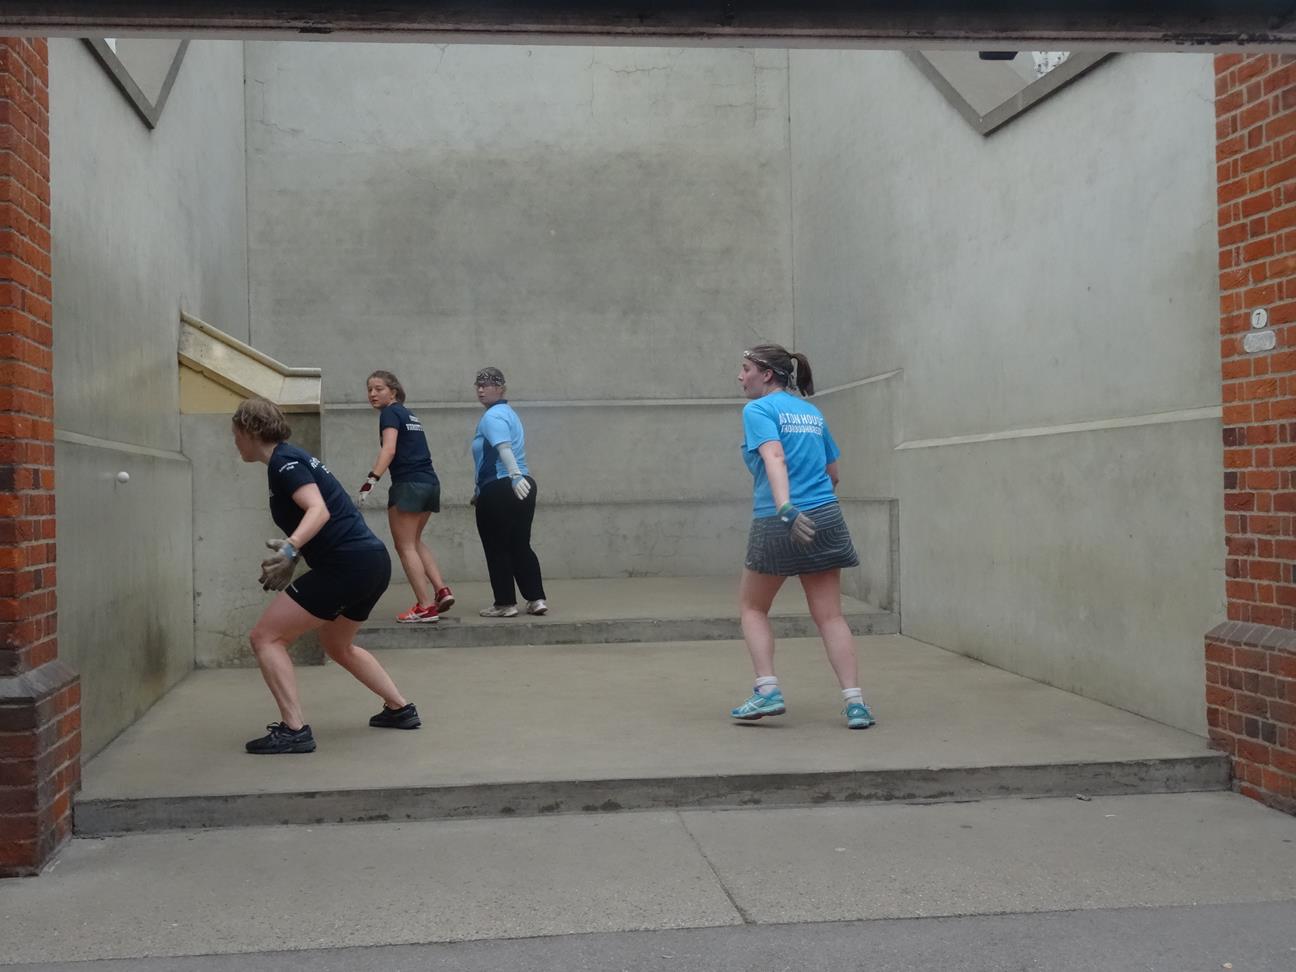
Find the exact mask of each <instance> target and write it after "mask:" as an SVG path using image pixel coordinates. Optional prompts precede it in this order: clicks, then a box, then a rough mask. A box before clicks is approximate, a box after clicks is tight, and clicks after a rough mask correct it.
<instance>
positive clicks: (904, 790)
mask: <svg viewBox="0 0 1296 972" xmlns="http://www.w3.org/2000/svg"><path fill="white" fill-rule="evenodd" d="M1228 786H1229V764H1228V759H1227V758H1226V757H1225V756H1224V755H1223V754H1218V755H1207V756H1188V757H1178V758H1165V759H1143V760H1129V761H1118V762H1097V763H1051V764H1043V765H1029V766H984V767H972V768H968V767H958V768H951V769H897V770H874V771H867V772H848V773H842V772H824V773H772V774H751V775H743V776H692V777H673V778H672V777H666V778H660V779H622V780H616V779H612V780H561V781H544V782H516V783H487V784H476V785H467V786H445V787H437V786H428V787H381V788H370V789H354V790H328V791H317V792H300V793H243V794H234V795H220V796H176V797H145V798H140V799H131V800H110V799H99V800H83V801H79V802H78V803H77V806H76V833H77V834H78V835H79V836H82V837H101V836H109V835H112V834H123V833H132V832H138V831H161V830H205V829H211V828H220V827H255V826H272V825H276V824H283V825H301V824H325V823H361V822H372V821H399V820H441V819H451V818H464V817H500V816H515V815H516V816H533V815H538V814H548V813H608V812H615V811H619V810H656V809H665V808H677V807H689V808H708V809H721V808H736V807H751V806H761V807H795V806H809V805H815V804H830V803H892V802H901V803H938V802H955V801H966V800H986V799H995V798H1001V797H1066V796H1073V795H1075V794H1083V795H1085V796H1112V795H1128V794H1146V793H1187V792H1192V791H1199V790H1226V789H1228Z"/></svg>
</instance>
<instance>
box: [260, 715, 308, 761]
mask: <svg viewBox="0 0 1296 972" xmlns="http://www.w3.org/2000/svg"><path fill="white" fill-rule="evenodd" d="M266 729H268V730H269V732H267V733H266V735H264V736H262V737H261V738H260V739H253V740H252V741H251V742H249V743H248V744H247V751H248V752H249V753H255V754H256V755H258V756H269V755H274V754H277V753H313V752H315V737H314V736H312V735H311V728H310V726H302V727H301V728H300V729H289V728H288V727H287V726H286V725H284V724H283V723H282V722H272V723H270V725H268V726H266Z"/></svg>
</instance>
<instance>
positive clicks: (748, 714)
mask: <svg viewBox="0 0 1296 972" xmlns="http://www.w3.org/2000/svg"><path fill="white" fill-rule="evenodd" d="M786 711H787V706H786V705H785V704H784V702H783V692H782V691H781V690H779V689H775V690H774V691H773V692H771V693H770V694H769V695H761V694H760V693H759V692H756V693H754V694H753V695H752V697H751V698H750V699H748V700H747V701H746V702H744V703H743V704H742V705H740V706H738V708H736V709H730V710H729V714H730V715H731V716H733V717H734V718H735V719H746V720H753V719H764V718H765V717H766V716H776V715H782V714H783V713H784V712H786Z"/></svg>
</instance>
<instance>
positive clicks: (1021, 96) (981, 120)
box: [905, 51, 1112, 135]
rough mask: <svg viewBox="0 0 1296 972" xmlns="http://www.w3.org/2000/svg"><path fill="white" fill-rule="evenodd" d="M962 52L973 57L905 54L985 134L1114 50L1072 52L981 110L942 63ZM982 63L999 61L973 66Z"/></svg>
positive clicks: (990, 66) (985, 66)
mask: <svg viewBox="0 0 1296 972" xmlns="http://www.w3.org/2000/svg"><path fill="white" fill-rule="evenodd" d="M960 55H961V56H964V57H968V56H970V55H969V54H967V53H966V52H953V53H952V54H951V52H947V51H931V52H922V51H906V52H905V56H906V57H908V58H909V60H910V61H912V62H913V63H914V64H915V65H916V66H917V68H918V70H920V71H921V72H922V73H923V74H925V75H926V76H927V78H928V80H930V81H931V82H932V84H934V85H935V86H936V88H937V90H939V91H940V93H941V94H943V95H944V96H945V100H946V101H948V102H949V103H950V104H951V105H953V106H954V107H955V108H956V109H957V110H958V113H959V114H960V115H962V116H963V117H964V119H966V120H967V123H968V124H969V125H971V126H972V127H973V128H975V129H976V130H977V131H978V132H980V133H981V134H982V135H989V134H990V133H991V132H993V131H995V129H997V128H1002V127H1003V126H1004V125H1006V124H1007V123H1008V122H1010V121H1012V120H1013V119H1014V118H1016V117H1017V116H1018V115H1020V114H1021V113H1022V112H1024V111H1026V110H1027V109H1028V108H1032V107H1034V106H1035V105H1037V104H1039V103H1040V102H1041V101H1043V100H1044V99H1045V98H1047V97H1049V96H1050V95H1053V94H1056V93H1057V92H1058V91H1060V90H1061V89H1062V88H1064V87H1066V86H1067V85H1068V84H1070V83H1071V82H1072V81H1074V80H1076V79H1077V78H1079V77H1080V76H1081V75H1082V74H1085V73H1087V72H1089V71H1091V70H1093V69H1094V68H1096V67H1097V66H1098V65H1099V64H1101V63H1102V62H1103V61H1105V60H1107V58H1109V57H1111V56H1112V55H1111V54H1110V53H1107V54H1081V53H1075V54H1072V55H1071V56H1070V57H1068V58H1067V59H1066V60H1065V61H1063V62H1062V63H1061V64H1059V65H1058V66H1057V67H1055V68H1053V69H1052V70H1050V71H1049V72H1048V73H1047V74H1045V75H1044V76H1043V77H1041V78H1039V79H1038V80H1036V81H1033V82H1031V83H1029V84H1027V85H1025V86H1024V87H1023V88H1022V89H1021V90H1020V91H1018V92H1017V93H1016V94H1014V95H1012V96H1011V97H1009V98H1006V99H1005V100H1003V101H1000V102H998V103H997V104H995V105H994V106H993V107H990V108H988V109H987V108H985V107H984V106H982V108H981V109H980V110H978V108H976V107H974V106H973V104H972V102H971V101H970V100H969V99H968V98H967V97H966V96H965V94H964V92H962V91H960V90H959V88H958V87H957V86H956V85H955V83H954V82H953V81H951V80H950V78H949V77H947V76H946V71H945V70H942V65H940V63H939V62H940V60H941V59H942V58H947V57H950V56H960ZM998 63H1002V62H998ZM978 65H980V66H981V67H982V68H983V69H985V70H995V69H997V62H994V61H991V62H989V63H984V62H973V65H972V66H973V67H974V68H975V67H977V66H978ZM983 112H984V113H983Z"/></svg>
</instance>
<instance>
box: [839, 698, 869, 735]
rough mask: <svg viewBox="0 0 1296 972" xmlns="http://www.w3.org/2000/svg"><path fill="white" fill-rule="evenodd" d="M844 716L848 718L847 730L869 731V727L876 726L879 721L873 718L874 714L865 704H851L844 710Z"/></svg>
mask: <svg viewBox="0 0 1296 972" xmlns="http://www.w3.org/2000/svg"><path fill="white" fill-rule="evenodd" d="M842 715H844V716H845V717H846V728H847V729H867V728H868V727H869V726H872V725H876V724H877V720H876V719H874V718H873V713H872V712H870V711H869V707H868V706H867V705H865V704H864V703H863V702H850V703H848V704H847V706H846V708H845V709H843V710H842Z"/></svg>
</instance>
